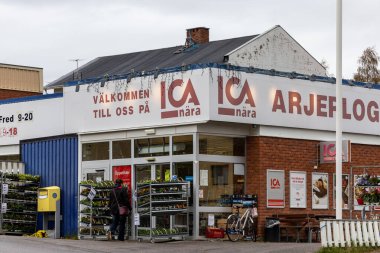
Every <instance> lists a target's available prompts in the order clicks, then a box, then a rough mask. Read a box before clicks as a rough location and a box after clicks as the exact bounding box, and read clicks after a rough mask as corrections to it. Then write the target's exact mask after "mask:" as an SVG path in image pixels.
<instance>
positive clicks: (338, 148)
mask: <svg viewBox="0 0 380 253" xmlns="http://www.w3.org/2000/svg"><path fill="white" fill-rule="evenodd" d="M335 86H336V87H335V92H336V129H335V135H336V141H335V148H336V156H335V171H336V172H335V173H336V195H335V196H336V198H335V201H336V202H335V207H336V209H335V212H336V214H335V215H336V219H342V88H341V86H342V0H337V1H336V85H335Z"/></svg>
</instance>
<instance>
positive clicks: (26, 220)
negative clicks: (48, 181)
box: [0, 173, 40, 235]
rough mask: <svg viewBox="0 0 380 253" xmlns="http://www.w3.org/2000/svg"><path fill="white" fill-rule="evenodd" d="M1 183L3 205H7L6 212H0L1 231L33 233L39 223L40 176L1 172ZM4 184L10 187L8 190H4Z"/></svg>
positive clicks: (3, 232)
mask: <svg viewBox="0 0 380 253" xmlns="http://www.w3.org/2000/svg"><path fill="white" fill-rule="evenodd" d="M0 184H1V185H0V192H1V194H0V195H1V206H3V204H5V205H6V209H3V212H4V213H3V212H1V213H0V233H2V234H16V235H28V234H33V233H34V232H35V231H36V225H37V189H38V188H39V185H40V177H39V176H33V175H28V174H16V173H11V174H10V173H1V179H0ZM4 186H6V188H8V190H7V192H3V189H4ZM3 193H4V194H3ZM5 193H6V194H5ZM1 206H0V207H1Z"/></svg>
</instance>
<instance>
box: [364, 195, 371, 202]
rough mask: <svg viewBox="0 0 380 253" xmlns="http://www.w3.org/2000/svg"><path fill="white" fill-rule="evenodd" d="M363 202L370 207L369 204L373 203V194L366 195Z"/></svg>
mask: <svg viewBox="0 0 380 253" xmlns="http://www.w3.org/2000/svg"><path fill="white" fill-rule="evenodd" d="M363 201H364V204H365V205H369V203H371V194H369V193H365V194H364V195H363Z"/></svg>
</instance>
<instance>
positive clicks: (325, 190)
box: [311, 172, 329, 209]
mask: <svg viewBox="0 0 380 253" xmlns="http://www.w3.org/2000/svg"><path fill="white" fill-rule="evenodd" d="M311 190H312V198H311V205H312V208H313V209H329V174H328V173H317V172H313V173H312V176H311Z"/></svg>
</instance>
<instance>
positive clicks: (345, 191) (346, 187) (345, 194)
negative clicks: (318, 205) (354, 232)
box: [333, 173, 350, 210]
mask: <svg viewBox="0 0 380 253" xmlns="http://www.w3.org/2000/svg"><path fill="white" fill-rule="evenodd" d="M335 179H336V175H335V173H334V179H333V182H334V194H333V197H334V201H333V203H334V208H335V205H336V201H335V197H336V195H335V194H336V180H335ZM349 200H350V175H348V174H342V209H345V210H348V209H349Z"/></svg>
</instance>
